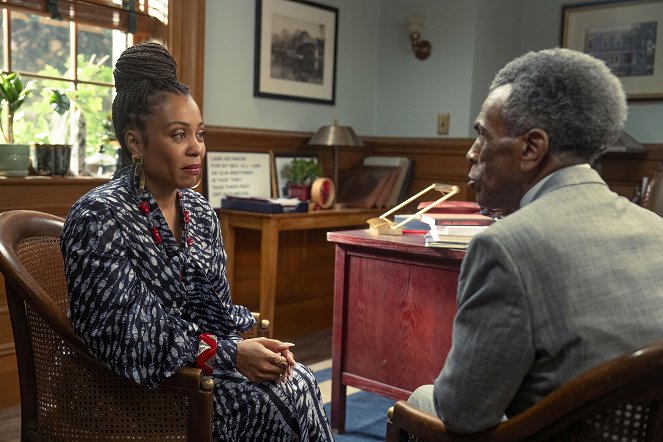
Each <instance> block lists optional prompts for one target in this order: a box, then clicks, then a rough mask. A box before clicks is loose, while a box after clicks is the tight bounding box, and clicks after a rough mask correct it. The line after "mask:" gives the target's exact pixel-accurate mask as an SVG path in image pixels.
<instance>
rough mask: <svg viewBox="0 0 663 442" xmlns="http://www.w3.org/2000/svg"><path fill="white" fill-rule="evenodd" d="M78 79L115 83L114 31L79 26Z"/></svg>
mask: <svg viewBox="0 0 663 442" xmlns="http://www.w3.org/2000/svg"><path fill="white" fill-rule="evenodd" d="M77 35H78V79H79V80H88V81H101V82H107V83H112V82H113V68H112V62H113V31H112V30H110V29H104V28H100V27H98V26H88V25H78V33H77Z"/></svg>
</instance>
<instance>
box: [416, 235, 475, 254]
mask: <svg viewBox="0 0 663 442" xmlns="http://www.w3.org/2000/svg"><path fill="white" fill-rule="evenodd" d="M471 240H472V237H471V236H469V237H463V236H453V237H449V240H448V241H436V240H435V239H433V237H432V236H431V235H426V236H425V237H424V245H425V246H426V247H438V248H443V249H460V250H465V249H466V248H467V246H468V245H469V244H470V241H471Z"/></svg>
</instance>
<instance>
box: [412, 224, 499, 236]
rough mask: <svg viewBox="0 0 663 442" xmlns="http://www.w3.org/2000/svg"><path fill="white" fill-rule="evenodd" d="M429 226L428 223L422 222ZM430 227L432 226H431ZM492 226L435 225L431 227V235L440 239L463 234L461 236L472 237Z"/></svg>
mask: <svg viewBox="0 0 663 442" xmlns="http://www.w3.org/2000/svg"><path fill="white" fill-rule="evenodd" d="M422 224H425V225H426V226H428V224H426V223H422ZM429 227H430V226H429ZM488 227H490V226H463V225H461V226H458V225H455V226H454V225H452V226H446V225H445V226H435V227H430V235H431V236H432V237H433V239H435V240H439V238H440V237H446V236H451V235H461V236H467V237H472V236H474V235H476V234H477V233H481V232H483V231H484V230H486V229H487V228H488Z"/></svg>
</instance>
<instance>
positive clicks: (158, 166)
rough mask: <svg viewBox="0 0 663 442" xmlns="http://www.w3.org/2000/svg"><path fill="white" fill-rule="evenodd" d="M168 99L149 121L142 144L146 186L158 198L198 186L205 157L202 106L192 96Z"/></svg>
mask: <svg viewBox="0 0 663 442" xmlns="http://www.w3.org/2000/svg"><path fill="white" fill-rule="evenodd" d="M165 96H166V99H165V100H164V102H163V103H162V104H161V105H160V106H159V107H158V108H157V109H156V110H155V112H154V114H153V115H151V116H149V117H147V118H146V121H145V136H146V139H144V140H143V142H142V143H140V145H141V149H140V152H141V154H142V155H143V167H144V170H145V184H146V187H147V188H148V189H149V190H150V192H152V194H154V195H163V194H168V193H169V192H174V191H175V190H176V189H182V188H186V187H194V186H195V185H197V184H198V183H199V182H200V179H201V174H202V161H203V158H205V140H204V137H203V136H204V129H205V127H204V123H203V119H202V117H201V115H200V109H199V108H198V105H197V104H196V102H195V101H194V100H193V98H191V97H190V96H189V95H181V94H177V93H169V94H166V95H165Z"/></svg>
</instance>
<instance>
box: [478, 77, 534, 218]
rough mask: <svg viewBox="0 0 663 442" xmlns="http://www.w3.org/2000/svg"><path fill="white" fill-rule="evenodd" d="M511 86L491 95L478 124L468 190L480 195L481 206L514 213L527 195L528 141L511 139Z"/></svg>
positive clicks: (481, 112)
mask: <svg viewBox="0 0 663 442" xmlns="http://www.w3.org/2000/svg"><path fill="white" fill-rule="evenodd" d="M510 93H511V86H510V85H505V86H501V87H499V88H497V89H495V90H493V92H491V93H490V94H489V95H488V97H487V98H486V100H485V101H484V102H483V105H482V106H481V111H480V112H479V115H478V116H477V118H476V120H475V122H474V128H475V130H476V131H477V138H476V140H475V141H474V144H473V145H472V147H471V148H470V150H469V151H468V152H467V155H466V158H467V161H469V163H470V166H471V168H470V172H469V174H468V178H469V181H468V186H469V187H470V188H471V189H473V190H474V191H475V193H476V200H477V203H478V204H479V205H480V206H482V207H487V208H491V209H504V210H514V209H517V208H518V204H519V202H520V199H521V198H522V196H523V195H524V194H525V182H524V181H525V177H524V176H523V171H522V170H521V164H522V162H521V153H522V151H523V147H524V145H525V144H524V143H525V141H524V139H523V138H522V137H521V136H518V137H515V138H512V137H509V136H508V135H507V129H506V124H505V121H504V118H503V117H502V107H503V105H504V103H505V101H506V99H507V97H508V96H509V94H510Z"/></svg>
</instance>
